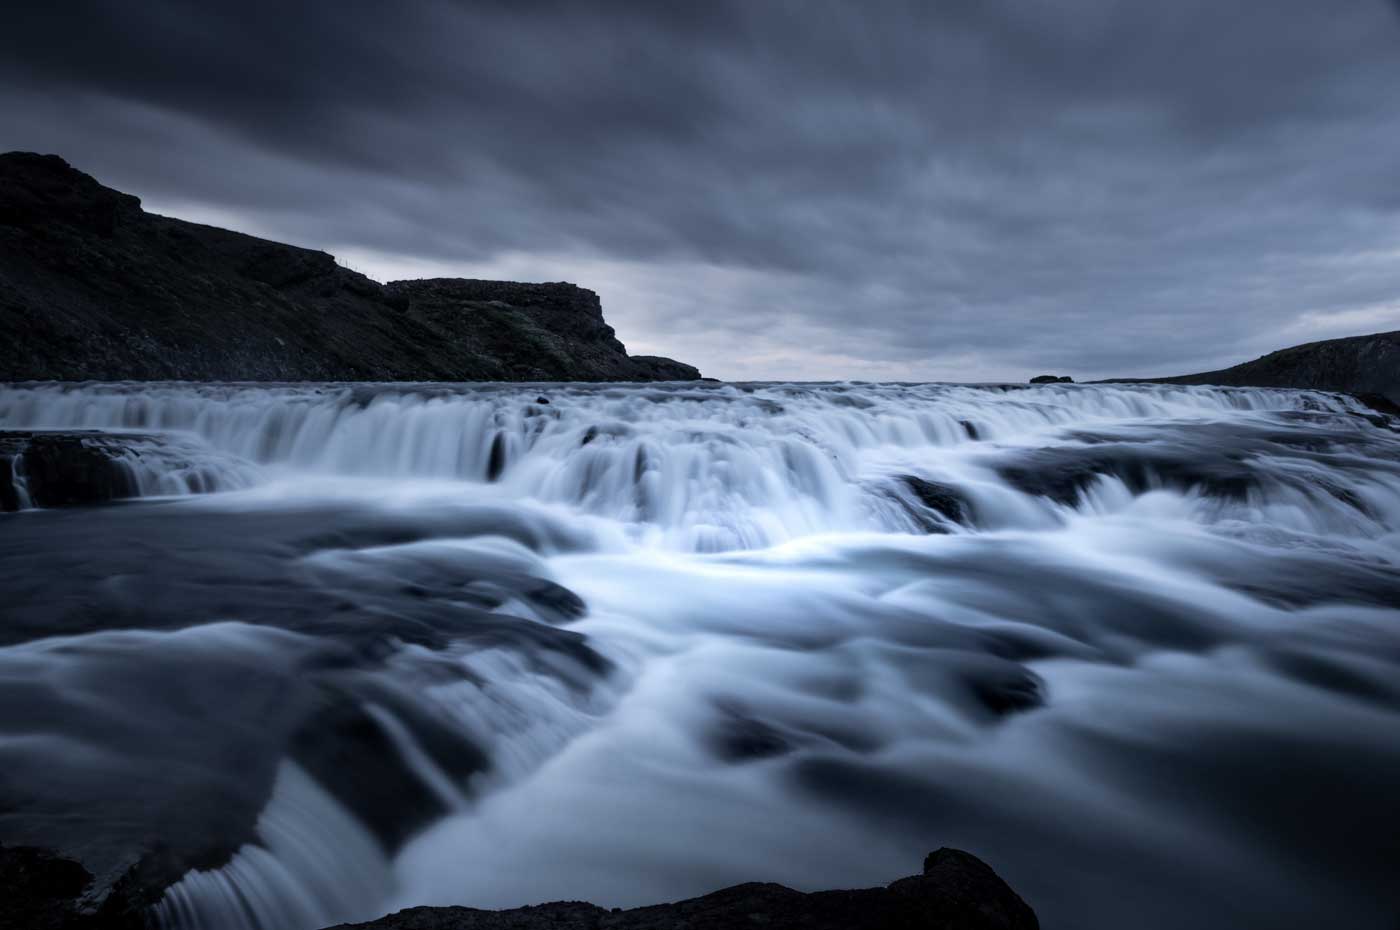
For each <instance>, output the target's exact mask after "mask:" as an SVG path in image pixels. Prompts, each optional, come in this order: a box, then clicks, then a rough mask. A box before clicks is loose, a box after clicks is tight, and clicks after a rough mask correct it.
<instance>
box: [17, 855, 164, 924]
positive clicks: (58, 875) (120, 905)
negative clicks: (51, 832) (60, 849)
mask: <svg viewBox="0 0 1400 930" xmlns="http://www.w3.org/2000/svg"><path fill="white" fill-rule="evenodd" d="M92 883H93V876H92V873H90V872H89V871H88V870H87V869H85V868H83V867H82V865H80V864H79V863H77V862H74V861H73V860H72V859H65V858H63V857H62V856H59V855H56V854H54V853H53V852H51V851H49V850H46V849H40V848H38V847H35V846H3V845H0V927H13V928H15V930H20V928H23V930H142V928H144V927H145V923H144V919H143V918H142V916H141V915H140V914H139V913H138V912H136V911H135V910H133V909H132V908H131V907H129V906H127V902H125V901H124V900H123V899H120V898H118V897H116V896H112V897H109V898H108V899H107V901H106V903H105V904H104V905H103V906H102V907H100V908H98V907H94V906H93V904H92V902H91V901H90V900H89V899H88V897H87V895H88V893H89V890H90V889H91V886H92Z"/></svg>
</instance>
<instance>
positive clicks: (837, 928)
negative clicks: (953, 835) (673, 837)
mask: <svg viewBox="0 0 1400 930" xmlns="http://www.w3.org/2000/svg"><path fill="white" fill-rule="evenodd" d="M1039 926H1040V924H1039V922H1038V921H1037V920H1036V916H1035V912H1034V911H1032V910H1031V909H1030V907H1029V905H1027V904H1026V902H1024V901H1022V900H1021V898H1020V897H1019V896H1018V895H1017V894H1016V892H1014V891H1012V890H1011V888H1010V887H1009V886H1008V885H1007V884H1006V883H1005V882H1004V881H1002V880H1001V879H1000V878H999V877H998V876H997V874H996V873H995V872H993V871H992V869H991V868H990V867H989V866H988V865H987V864H986V863H984V862H983V861H982V860H980V859H978V858H977V857H976V856H973V855H970V854H969V853H965V852H962V851H961V850H957V849H947V848H945V849H940V850H938V851H937V852H933V853H930V854H929V856H928V858H926V859H925V860H924V871H923V874H922V875H915V876H912V877H910V878H901V879H900V880H899V881H896V882H894V883H892V884H890V885H888V886H886V887H884V888H862V889H859V890H855V891H817V892H813V893H811V894H803V893H802V892H800V891H793V890H792V889H791V888H785V887H783V886H782V885H774V884H758V883H753V884H747V885H735V886H734V887H732V888H725V889H724V890H723V891H716V892H714V893H713V894H707V895H705V896H704V897H701V898H691V899H690V900H687V901H677V902H676V903H674V904H658V905H655V906H652V907H638V908H632V909H630V910H625V911H624V910H614V911H609V910H605V909H604V908H601V907H597V906H596V905H593V904H585V903H582V902H561V903H555V904H541V905H538V906H535V907H521V908H515V909H514V910H509V911H481V910H476V909H474V908H467V907H415V908H409V909H408V910H404V911H399V912H398V913H397V914H391V915H389V916H388V917H383V918H380V919H379V920H375V921H371V922H370V923H364V924H354V925H350V924H342V925H341V926H340V927H339V928H336V930H545V928H550V930H740V928H743V930H753V928H756V927H761V928H763V930H798V928H801V930H857V928H859V930H915V928H921V930H923V928H926V930H1036V928H1038V927H1039Z"/></svg>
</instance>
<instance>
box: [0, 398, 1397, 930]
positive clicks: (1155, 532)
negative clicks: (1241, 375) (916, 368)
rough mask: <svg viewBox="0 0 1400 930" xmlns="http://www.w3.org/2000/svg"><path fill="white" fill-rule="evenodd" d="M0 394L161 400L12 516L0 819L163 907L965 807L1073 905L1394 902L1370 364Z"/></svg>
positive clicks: (309, 905) (405, 888) (656, 850)
mask: <svg viewBox="0 0 1400 930" xmlns="http://www.w3.org/2000/svg"><path fill="white" fill-rule="evenodd" d="M0 428H3V429H35V430H45V429H53V430H71V429H75V428H81V429H98V430H103V431H109V432H111V433H113V434H114V435H115V436H117V437H118V438H120V436H121V435H123V434H125V433H130V434H131V435H132V436H133V437H137V436H139V437H140V442H139V443H137V444H136V445H135V446H134V447H133V448H134V451H133V452H132V453H131V455H130V460H129V467H130V469H131V470H132V475H133V486H135V487H138V488H140V490H141V492H142V496H141V497H140V498H139V499H135V500H131V501H124V502H119V503H116V504H112V505H108V506H103V507H94V508H85V509H66V510H34V509H31V510H25V511H21V512H19V513H15V514H8V515H0V558H3V563H0V564H3V569H4V580H3V589H2V590H0V594H3V599H2V600H3V603H0V842H5V843H21V842H25V843H31V844H36V845H43V846H49V847H55V848H58V849H60V850H64V851H67V852H69V853H70V854H73V855H76V856H78V857H80V858H81V859H82V861H83V862H84V863H85V864H86V865H87V866H88V868H89V869H90V870H92V871H94V872H95V873H96V874H97V875H98V876H99V879H100V880H105V881H109V882H110V881H113V880H115V879H116V878H117V877H119V876H120V875H123V874H127V873H128V872H129V871H130V870H131V869H133V868H138V869H139V871H140V874H142V875H143V876H145V877H146V878H147V879H148V880H149V879H150V878H151V876H157V877H162V876H163V878H164V880H166V881H168V882H169V883H170V887H169V890H168V891H167V892H166V894H165V895H164V897H163V898H162V899H161V900H159V901H158V902H155V903H153V904H152V906H151V914H152V917H153V918H154V919H155V920H156V921H157V922H158V924H159V925H160V926H162V927H166V928H172V930H174V928H191V930H193V928H219V930H221V928H239V930H243V928H248V930H314V928H317V927H323V926H328V925H331V924H335V923H337V922H341V921H350V920H356V919H369V918H373V917H376V916H378V915H380V914H382V913H385V912H386V911H389V910H393V909H397V908H399V907H404V906H409V905H416V904H469V905H472V906H476V907H509V906H516V905H520V904H526V903H535V902H541V901H547V900H558V899H586V900H591V901H594V902H596V903H599V904H603V905H606V906H628V905H636V904H645V903H654V902H657V901H663V900H672V899H676V898H681V897H686V896H691V895H695V894H700V893H704V892H708V891H711V890H714V889H716V888H719V887H722V886H724V885H728V884H734V883H738V882H743V881H776V882H782V883H784V884H788V885H791V886H794V887H797V888H801V889H818V888H826V887H853V886H859V885H874V884H881V883H884V882H887V881H889V880H891V879H893V878H895V877H897V876H900V875H904V874H908V873H910V872H912V871H915V866H916V864H917V863H918V862H919V861H920V859H921V857H922V856H923V854H924V853H926V852H928V850H930V849H933V848H935V847H937V846H941V845H949V846H957V847H962V848H965V849H968V850H970V851H972V852H974V853H976V854H977V855H979V856H981V857H983V858H985V859H986V860H988V861H989V862H990V863H991V864H992V865H993V866H994V867H995V868H996V869H997V870H998V872H999V873H1000V874H1002V875H1003V877H1005V878H1006V879H1007V880H1008V881H1009V882H1010V884H1011V885H1012V886H1013V887H1014V888H1016V889H1017V890H1018V891H1019V892H1020V893H1021V895H1022V896H1023V897H1025V898H1026V899H1027V900H1028V901H1029V902H1030V903H1031V904H1032V905H1033V906H1034V907H1035V908H1036V910H1037V912H1038V913H1039V915H1040V916H1041V919H1042V923H1043V925H1044V926H1046V927H1048V928H1051V930H1057V928H1098V927H1134V928H1173V930H1175V928H1180V927H1183V926H1190V927H1219V928H1238V927H1273V928H1288V927H1299V928H1302V927H1318V926H1345V927H1348V928H1368V927H1375V928H1385V930H1393V928H1394V927H1395V926H1396V925H1397V924H1396V922H1397V921H1400V884H1397V882H1396V880H1395V876H1396V875H1397V874H1400V792H1398V791H1397V787H1396V786H1397V781H1400V432H1397V428H1396V426H1395V425H1394V424H1393V423H1388V422H1387V421H1386V420H1385V419H1384V418H1381V417H1377V416H1375V415H1374V414H1372V413H1371V412H1370V411H1368V410H1366V409H1365V408H1363V407H1361V406H1359V405H1358V404H1357V403H1356V402H1355V401H1353V400H1351V399H1349V398H1344V397H1340V396H1336V395H1327V394H1321V393H1316V392H1305V391H1282V390H1270V391H1265V390H1248V389H1225V388H1206V387H1179V386H1165V385H1151V386H1148V385H1134V386H1128V385H1094V386H1081V385H1047V386H1038V387H1036V388H1015V387H999V386H953V385H867V384H825V385H812V384H800V385H799V384H792V385H785V384H753V385H721V384H696V385H555V384H551V385H524V386H520V385H510V386H501V385H337V384H323V385H284V386H252V385H193V384H140V385H138V384H90V385H77V386H74V385H49V384H31V385H12V386H8V387H0ZM153 442H155V443H159V445H160V451H156V450H154V449H152V448H151V444H152V443H153ZM143 449H144V450H145V451H143ZM196 492H199V493H196Z"/></svg>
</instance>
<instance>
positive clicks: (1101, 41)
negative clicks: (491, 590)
mask: <svg viewBox="0 0 1400 930" xmlns="http://www.w3.org/2000/svg"><path fill="white" fill-rule="evenodd" d="M1397 87H1400V17H1397V15H1396V9H1395V8H1394V6H1393V5H1391V4H1388V3H1384V2H1381V0H1374V2H1366V0H1354V2H1353V0H1338V2H1329V3H1319V2H1314V0H1253V2H1232V3H1228V4H1221V3H1218V2H1214V0H1183V2H1177V3H1172V4H1154V3H1124V2H1114V0H1083V2H1062V3H1053V4H1052V3H1027V2H1020V0H1002V2H995V0H993V2H983V0H954V2H942V3H933V2H920V3H899V2H880V3H823V2H816V0H808V2H801V3H796V2H794V3H780V2H758V3H756V2H736V3H707V4H689V3H685V4H680V3H676V4H671V3H588V4H583V3H565V2H559V3H506V2H502V3H449V2H434V3H414V4H408V3H405V4H382V3H336V4H299V5H298V4H263V3H241V4H238V5H231V4H223V3H175V2H147V3H140V4H132V3H126V2H117V0H110V2H105V3H92V4H82V5H74V4H65V3H47V4H32V5H31V8H30V9H27V10H21V11H18V12H12V13H8V14H7V23H6V29H5V30H4V32H3V35H0V107H3V110H0V112H3V114H4V116H5V119H4V121H3V123H0V146H3V147H5V148H30V149H35V148H37V149H44V150H52V151H58V152H59V153H60V154H63V155H65V156H66V157H67V158H69V160H70V161H73V162H74V163H75V164H77V165H78V166H79V167H81V168H84V169H85V170H88V171H90V172H92V173H94V174H96V175H97V176H98V177H99V178H101V179H102V180H104V181H106V182H107V183H109V184H112V185H113V186H117V187H121V188H123V189H127V190H131V191H133V192H135V193H138V194H141V195H142V196H144V197H145V198H146V199H147V201H148V202H150V203H152V204H154V205H157V206H168V207H169V208H171V209H175V210H176V211H177V212H185V213H189V214H191V215H194V216H208V217H215V218H218V217H221V216H229V217H231V219H230V222H239V223H241V225H243V226H245V227H252V228H253V230H254V231H257V232H261V233H265V234H270V235H277V236H282V237H287V238H291V239H293V240H294V241H298V242H303V243H306V244H310V245H315V246H319V247H324V248H328V249H331V250H333V251H340V252H347V251H348V253H349V254H350V255H353V256H356V257H357V259H358V260H359V261H362V262H364V263H365V264H366V265H367V266H369V267H370V270H372V271H373V270H378V269H384V270H385V272H386V273H390V272H397V271H400V270H403V271H405V272H408V273H416V272H415V271H414V269H415V268H420V267H421V268H433V269H439V268H440V269H442V270H444V271H446V272H453V273H455V272H457V271H459V270H460V271H463V272H494V273H515V272H518V273H520V274H521V275H522V276H525V275H529V276H535V277H544V278H555V277H575V278H578V279H579V280H580V283H583V284H585V285H589V286H594V287H596V288H597V289H599V290H600V291H602V292H603V296H604V299H605V302H606V306H607V308H608V310H609V317H610V319H612V320H613V321H614V322H615V324H616V325H618V328H619V329H620V330H621V333H622V335H623V336H624V338H628V339H631V340H633V341H637V342H639V343H640V344H641V345H642V346H644V347H645V348H648V349H652V350H666V351H669V352H671V353H673V354H676V355H678V356H682V357H685V358H687V359H688V360H691V361H695V362H697V363H699V364H700V365H701V366H702V368H709V369H710V370H711V371H712V372H713V373H717V374H721V375H729V376H738V375H744V376H764V375H770V376H792V375H801V376H807V377H820V376H823V375H830V376H852V377H940V376H941V377H960V378H966V377H1019V376H1022V375H1024V374H1026V373H1027V372H1028V371H1029V370H1030V369H1035V370H1037V371H1038V370H1041V369H1057V370H1058V369H1063V370H1067V371H1070V372H1072V373H1074V374H1077V375H1081V376H1084V375H1089V376H1092V375H1108V374H1117V373H1166V372H1169V371H1173V370H1185V369H1190V368H1194V367H1198V366H1209V365H1214V364H1219V363H1225V362H1227V361H1230V360H1232V359H1238V358H1241V357H1244V356H1248V355H1250V354H1257V353H1258V352H1262V351H1265V350H1267V349H1270V348H1274V347H1277V346H1279V345H1283V344H1286V343H1289V342H1297V341H1303V340H1305V339H1310V338H1322V337H1326V336H1332V335H1341V334H1344V333H1348V332H1362V331H1369V330H1375V329H1388V328H1396V327H1400V173H1397V172H1398V170H1400V169H1397V167H1396V166H1397V164H1400V162H1397V160H1396V157H1395V156H1396V154H1397V152H1400V94H1397V93H1396V92H1395V88H1397ZM408 257H413V258H415V259H417V260H419V262H418V263H415V262H413V261H410V260H409V258H408Z"/></svg>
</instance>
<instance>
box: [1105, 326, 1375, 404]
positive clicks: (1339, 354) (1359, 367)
mask: <svg viewBox="0 0 1400 930" xmlns="http://www.w3.org/2000/svg"><path fill="white" fill-rule="evenodd" d="M1118 380H1138V381H1151V382H1156V383H1160V384H1224V385H1230V386H1235V387H1282V388H1310V389H1313V390H1318V391H1338V392H1341V393H1345V394H1356V395H1368V394H1369V395H1379V396H1380V397H1383V398H1386V399H1387V400H1388V401H1389V402H1390V403H1391V404H1397V403H1400V331H1396V332H1390V333H1373V334H1371V335H1369V336H1349V337H1347V338H1345V339H1328V340H1325V341H1323V342H1309V343H1306V344H1304V345H1299V346H1293V347H1291V348H1288V349H1279V350H1278V351H1277V352H1270V353H1269V354H1268V355H1265V356H1262V357H1260V358H1256V359H1255V360H1254V361H1252V362H1244V363H1243V364H1240V365H1236V366H1234V367H1233V368H1223V369H1221V370H1220V371H1206V372H1202V373H1200V374H1195V375H1178V376H1176V377H1172V378H1137V379H1118Z"/></svg>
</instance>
